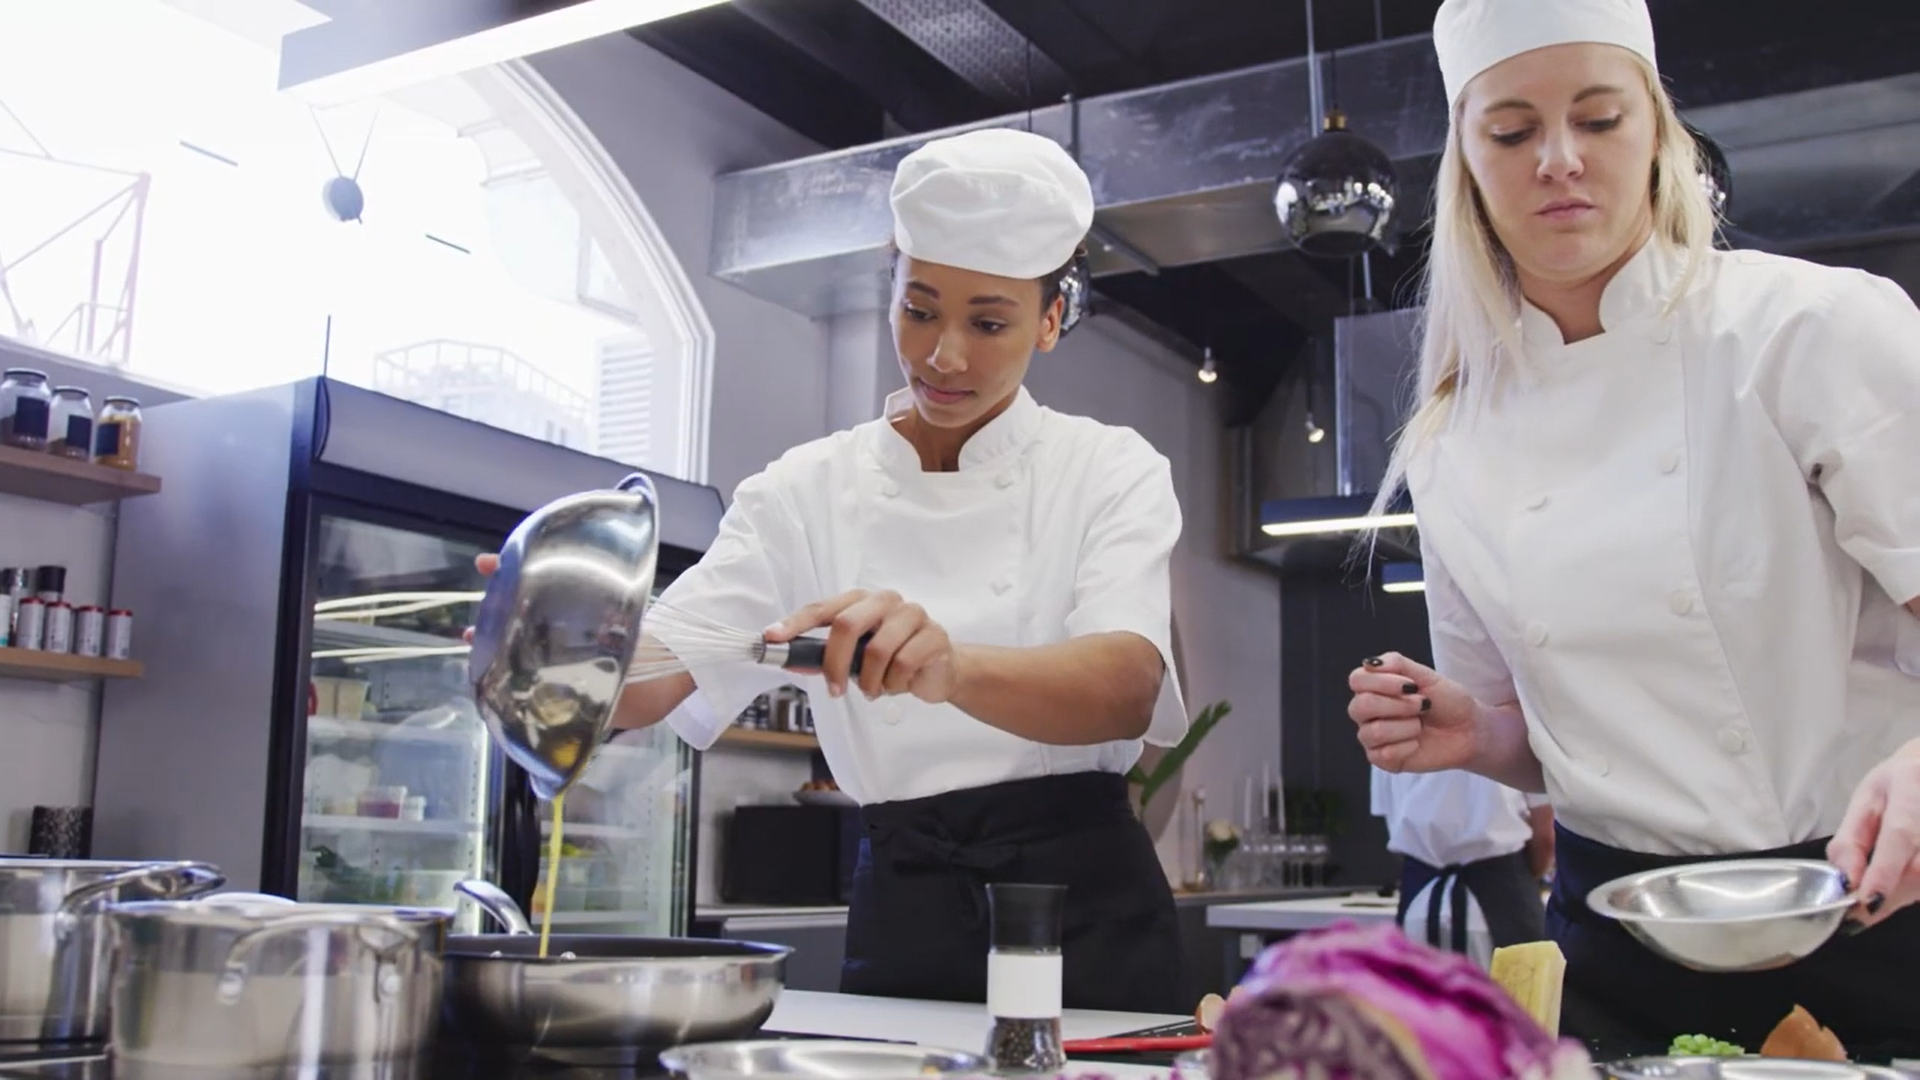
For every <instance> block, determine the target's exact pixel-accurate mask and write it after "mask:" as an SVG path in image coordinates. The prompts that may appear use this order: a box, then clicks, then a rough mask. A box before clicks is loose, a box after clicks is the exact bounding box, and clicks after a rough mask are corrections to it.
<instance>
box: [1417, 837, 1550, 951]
mask: <svg viewBox="0 0 1920 1080" xmlns="http://www.w3.org/2000/svg"><path fill="white" fill-rule="evenodd" d="M1436 880H1437V881H1439V884H1438V885H1435V886H1434V890H1433V903H1432V905H1431V906H1430V907H1429V908H1428V909H1427V911H1426V912H1425V915H1426V922H1425V926H1426V933H1425V935H1424V938H1423V940H1425V941H1426V942H1427V944H1429V945H1432V946H1434V947H1436V948H1441V949H1449V950H1451V951H1453V952H1457V953H1464V952H1466V951H1467V896H1468V894H1469V893H1471V894H1472V896H1473V898H1474V899H1475V900H1477V901H1479V903H1480V913H1481V914H1482V915H1484V916H1486V919H1487V936H1488V937H1491V938H1492V939H1493V945H1494V948H1496V949H1497V948H1499V947H1501V946H1502V945H1518V944H1521V943H1522V942H1527V941H1543V940H1545V939H1546V936H1547V929H1546V909H1545V907H1544V906H1543V905H1542V904H1541V903H1540V884H1539V882H1538V881H1536V880H1535V879H1534V876H1533V870H1532V868H1531V867H1530V866H1529V865H1528V863H1527V855H1526V852H1524V851H1516V852H1514V853H1513V854H1511V855H1500V856H1497V857H1495V858H1491V859H1481V860H1479V861H1477V862H1470V863H1466V864H1463V865H1461V866H1444V867H1441V866H1430V865H1428V864H1427V863H1424V862H1421V861H1420V860H1419V859H1415V858H1412V857H1405V861H1404V862H1403V863H1402V864H1401V866H1400V914H1399V920H1400V922H1401V923H1402V924H1403V925H1404V924H1405V923H1406V920H1407V908H1408V907H1409V906H1410V905H1411V904H1412V903H1413V898H1414V897H1415V896H1416V895H1418V894H1419V892H1420V890H1421V889H1424V888H1426V887H1427V884H1428V883H1429V882H1432V881H1436ZM1442 911H1445V912H1446V914H1447V920H1448V923H1449V926H1450V927H1451V929H1452V931H1453V932H1452V934H1451V935H1449V936H1448V940H1445V941H1442V940H1440V937H1441V935H1440V914H1441V912H1442ZM1421 926H1422V923H1421V921H1420V919H1419V918H1418V917H1416V918H1415V919H1414V922H1413V930H1414V933H1413V936H1414V937H1416V938H1422V934H1421V933H1420V928H1421Z"/></svg>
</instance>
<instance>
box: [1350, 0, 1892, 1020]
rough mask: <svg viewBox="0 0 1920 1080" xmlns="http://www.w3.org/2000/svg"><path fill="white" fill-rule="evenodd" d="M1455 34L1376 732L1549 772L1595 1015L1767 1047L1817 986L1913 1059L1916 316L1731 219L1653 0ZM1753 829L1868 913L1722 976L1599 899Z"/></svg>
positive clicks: (1452, 763)
mask: <svg viewBox="0 0 1920 1080" xmlns="http://www.w3.org/2000/svg"><path fill="white" fill-rule="evenodd" d="M1434 45H1435V48H1436V50H1437V51H1438V53H1439V59H1440V70H1441V73H1442V75H1443V77H1444V81H1445V84H1446V92H1447V95H1448V98H1449V101H1450V105H1451V115H1452V125H1451V131H1450V133H1449V137H1448V140H1447V146H1446V149H1445V152H1444V156H1443V159H1442V161H1441V165H1440V170H1439V177H1438V192H1437V201H1436V217H1435V221H1434V232H1433V247H1432V254H1431V260H1430V264H1429V267H1428V272H1427V273H1428V277H1427V289H1426V330H1425V340H1424V343H1423V346H1422V349H1421V353H1420V360H1419V380H1418V382H1419V403H1418V408H1417V411H1416V413H1415V415H1414V416H1413V418H1412V420H1411V422H1410V423H1409V425H1408V426H1407V429H1406V432H1405V434H1404V436H1403V437H1402V439H1401V440H1400V443H1399V445H1398V447H1397V448H1396V453H1395V456H1394V459H1393V463H1392V467H1391V471H1390V474H1389V475H1388V477H1387V478H1386V481H1385V483H1383V484H1382V488H1383V495H1382V500H1383V502H1384V501H1385V500H1386V499H1389V498H1392V497H1393V495H1394V494H1395V493H1396V492H1397V491H1398V490H1399V489H1400V487H1401V485H1402V484H1403V483H1404V484H1405V486H1406V487H1407V489H1409V491H1410V493H1411V495H1412V500H1413V504H1414V507H1415V510H1416V513H1417V514H1418V516H1419V517H1418V520H1419V530H1420V540H1421V545H1422V548H1423V550H1424V561H1425V567H1426V571H1425V573H1426V584H1427V589H1426V600H1427V604H1428V609H1429V621H1430V624H1431V629H1432V644H1433V654H1434V658H1435V663H1434V666H1433V668H1431V669H1430V668H1427V667H1425V666H1423V665H1420V664H1416V663H1414V662H1412V661H1409V660H1407V659H1406V658H1405V657H1402V656H1398V655H1393V654H1389V655H1385V656H1380V657H1374V658H1371V659H1369V660H1367V661H1365V662H1364V663H1363V664H1361V665H1360V667H1358V668H1357V669H1356V670H1355V671H1354V672H1353V674H1352V676H1351V679H1350V682H1351V686H1352V689H1353V691H1354V697H1353V700H1352V703H1351V706H1350V710H1349V711H1350V713H1351V715H1352V716H1353V718H1354V720H1355V721H1357V722H1358V724H1359V738H1360V742H1361V743H1362V745H1363V746H1364V747H1365V748H1366V750H1367V754H1368V757H1369V760H1371V761H1372V762H1373V763H1374V764H1375V765H1377V766H1380V767H1382V768H1385V769H1388V770H1393V771H1408V772H1426V771H1433V770H1440V769H1450V768H1464V769H1469V770H1471V771H1474V772H1478V773H1481V774H1484V775H1486V776H1488V777H1491V778H1493V779H1495V780H1499V781H1501V782H1503V783H1507V784H1509V785H1512V786H1514V787H1517V788H1520V789H1522V790H1526V791H1535V792H1539V791H1545V792H1547V793H1549V794H1550V795H1551V798H1552V804H1553V808H1554V813H1555V816H1556V818H1557V822H1558V827H1559V835H1558V839H1557V843H1556V858H1557V863H1558V868H1557V874H1556V878H1555V883H1554V893H1553V896H1552V899H1551V901H1550V903H1549V906H1548V911H1547V930H1548V933H1549V934H1550V935H1551V936H1552V937H1553V938H1554V939H1555V940H1557V941H1558V942H1559V943H1560V945H1561V947H1562V948H1563V950H1564V951H1565V952H1566V954H1567V961H1568V965H1569V966H1568V972H1567V979H1568V984H1567V988H1568V994H1569V1009H1570V1013H1569V1020H1570V1023H1571V1022H1572V1016H1573V1014H1572V1010H1573V1007H1574V1001H1575V1000H1576V999H1577V1000H1579V1001H1580V1002H1581V1003H1582V1005H1583V1006H1591V1010H1588V1009H1585V1008H1583V1009H1582V1010H1581V1012H1582V1013H1583V1017H1582V1019H1581V1020H1580V1024H1581V1025H1583V1026H1585V1027H1586V1028H1587V1029H1588V1030H1585V1031H1580V1032H1578V1033H1580V1034H1594V1033H1601V1034H1605V1033H1608V1032H1613V1033H1620V1032H1624V1033H1628V1034H1633V1035H1637V1036H1640V1037H1641V1038H1644V1039H1646V1040H1649V1041H1652V1042H1655V1043H1660V1042H1664V1040H1667V1039H1669V1038H1671V1037H1672V1036H1673V1035H1675V1034H1679V1033H1683V1032H1688V1033H1700V1034H1706V1035H1712V1036H1717V1037H1720V1038H1727V1039H1732V1040H1734V1041H1736V1042H1740V1043H1742V1044H1743V1045H1745V1046H1746V1047H1747V1048H1748V1049H1750V1050H1755V1049H1758V1047H1759V1044H1760V1042H1761V1041H1762V1040H1763V1039H1764V1038H1765V1037H1766V1035H1767V1033H1768V1032H1769V1030H1770V1029H1771V1028H1772V1027H1773V1025H1775V1024H1776V1023H1777V1022H1779V1021H1780V1020H1782V1019H1783V1018H1785V1017H1786V1016H1787V1015H1788V1013H1789V1011H1790V1010H1791V1009H1792V1008H1793V1006H1794V1005H1795V1004H1801V1005H1804V1006H1805V1007H1806V1008H1807V1009H1808V1010H1809V1011H1811V1012H1812V1013H1813V1014H1814V1016H1815V1018H1816V1019H1817V1020H1819V1021H1820V1022H1821V1023H1823V1024H1826V1025H1828V1026H1830V1027H1831V1028H1832V1029H1833V1030H1834V1032H1835V1033H1837V1034H1838V1035H1839V1036H1840V1038H1841V1039H1842V1040H1843V1041H1844V1042H1847V1043H1848V1044H1849V1046H1852V1047H1855V1048H1856V1049H1858V1048H1865V1047H1871V1046H1873V1045H1874V1044H1875V1043H1876V1042H1877V1043H1879V1044H1880V1045H1881V1046H1882V1047H1883V1048H1884V1047H1887V1046H1894V1047H1900V1048H1902V1049H1904V1050H1905V1051H1907V1052H1909V1053H1911V1052H1912V1051H1914V1050H1915V1049H1917V1047H1916V1043H1920V1022H1916V1020H1915V1014H1914V1012H1913V1006H1912V1000H1911V993H1910V990H1909V988H1910V986H1911V980H1912V978H1913V973H1914V972H1915V971H1920V911H1916V910H1914V909H1912V908H1910V907H1909V906H1908V905H1910V904H1912V902H1913V901H1914V900H1915V899H1916V898H1920V738H1916V737H1920V311H1917V310H1916V309H1915V306H1914V303H1913V301H1912V300H1911V299H1910V298H1909V297H1908V296H1907V295H1906V294H1905V293H1903V292H1902V291H1901V289H1900V288H1899V286H1897V285H1895V284H1894V283H1892V282H1890V281H1887V280H1884V279H1882V278H1878V277H1875V276H1873V275H1871V274H1867V273H1863V272H1861V271H1858V270H1851V269H1835V268H1830V267H1826V266H1819V265H1815V264H1812V263H1808V262H1802V261H1799V260H1796V259H1789V258H1781V257H1777V256H1771V255H1763V254H1760V253H1757V252H1748V251H1722V250H1716V249H1715V248H1714V247H1713V246H1712V243H1711V241H1712V239H1713V234H1714V232H1715V227H1716V222H1715V220H1714V215H1713V210H1712V207H1711V206H1710V204H1709V202H1708V201H1707V198H1706V195H1705V192H1704V190H1703V187H1702V185H1701V183H1700V181H1699V178H1698V171H1699V164H1698V162H1697V160H1696V148H1695V145H1694V143H1693V141H1692V139H1691V138H1690V137H1689V135H1688V133H1687V132H1686V131H1685V129H1684V128H1683V127H1682V125H1681V123H1680V121H1679V118H1678V116H1677V115H1676V113H1675V111H1674V105H1673V102H1672V101H1671V100H1670V99H1669V98H1668V96H1667V94H1666V92H1665V90H1664V89H1663V87H1662V85H1661V82H1660V79H1659V76H1658V65H1657V60H1656V54H1655V49H1654V39H1653V30H1652V24H1651V21H1650V20H1649V18H1648V13H1647V7H1646V4H1645V3H1644V0H1446V2H1445V3H1443V4H1441V6H1440V9H1439V13H1438V15H1437V17H1436V18H1435V20H1434ZM1409 688H1410V689H1409ZM1763 854H1767V855H1781V854H1784V855H1791V856H1798V857H1804V858H1812V859H1827V858H1830V859H1831V860H1832V862H1833V863H1835V864H1837V865H1838V867H1839V868H1840V869H1841V870H1843V871H1844V872H1845V875H1846V877H1847V879H1848V881H1849V882H1850V883H1851V885H1852V887H1853V889H1855V890H1856V891H1857V894H1858V898H1859V902H1858V904H1857V906H1856V907H1855V908H1854V909H1853V911H1852V920H1853V921H1852V923H1851V926H1850V929H1852V930H1855V931H1858V930H1860V929H1862V928H1864V931H1865V932H1864V933H1857V934H1856V935H1842V936H1839V937H1836V938H1835V939H1834V940H1833V941H1832V942H1830V943H1829V944H1828V945H1826V946H1825V947H1823V948H1822V949H1820V950H1819V951H1818V952H1816V953H1814V954H1813V955H1812V956H1811V957H1810V958H1808V959H1806V960H1804V961H1801V962H1799V963H1796V964H1793V965H1791V966H1788V967H1785V968H1782V969H1778V970H1775V971H1770V972H1765V973H1760V974H1744V975H1705V974H1701V973H1698V972H1695V971H1692V970H1690V969H1686V968H1682V967H1680V966H1678V965H1675V964H1671V963H1668V962H1666V961H1664V960H1661V959H1658V958H1656V957H1655V956H1654V955H1653V954H1652V953H1651V952H1649V951H1647V950H1646V949H1644V948H1642V947H1641V946H1639V945H1638V944H1637V943H1635V942H1634V940H1633V939H1631V938H1630V937H1629V936H1628V935H1627V934H1626V933H1625V932H1624V931H1623V930H1622V928H1621V927H1620V926H1619V925H1618V924H1617V923H1613V922H1610V921H1608V920H1606V919H1603V918H1600V917H1599V916H1597V915H1596V914H1594V913H1593V912H1592V911H1591V910H1590V909H1589V907H1588V906H1587V902H1586V894H1587V890H1589V889H1590V888H1592V887H1594V886H1597V885H1599V884H1602V883H1603V882H1605V881H1607V880H1610V879H1612V878H1613V877H1616V876H1618V875H1621V874H1625V873H1628V872H1632V871H1637V870H1642V869H1646V868H1650V867H1659V866H1666V865H1669V864H1673V863H1680V862H1688V861H1696V860H1707V859H1727V858H1746V857H1751V856H1755V855H1763ZM1600 1029H1606V1030H1600Z"/></svg>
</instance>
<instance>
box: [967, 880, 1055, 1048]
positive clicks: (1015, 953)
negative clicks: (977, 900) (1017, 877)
mask: <svg viewBox="0 0 1920 1080" xmlns="http://www.w3.org/2000/svg"><path fill="white" fill-rule="evenodd" d="M1066 897H1067V889H1066V886H1064V885H988V886H987V903H988V906H989V908H990V910H991V912H992V923H993V946H992V951H990V952H989V953H988V954H987V1012H988V1014H989V1015H990V1016H992V1018H993V1030H992V1033H991V1034H990V1035H988V1037H987V1057H988V1058H989V1059H990V1060H991V1061H992V1062H993V1067H994V1070H995V1071H996V1072H998V1073H1002V1074H1008V1073H1042V1072H1044V1073H1055V1072H1059V1071H1060V1070H1061V1069H1064V1068H1065V1067H1066V1064H1067V1052H1066V1049H1065V1047H1064V1046H1062V1045H1061V1041H1060V1012H1061V972H1062V964H1061V954H1060V935H1061V926H1062V923H1063V921H1064V916H1065V912H1066Z"/></svg>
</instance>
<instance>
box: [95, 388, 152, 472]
mask: <svg viewBox="0 0 1920 1080" xmlns="http://www.w3.org/2000/svg"><path fill="white" fill-rule="evenodd" d="M140 424H141V416H140V403H139V402H138V401H136V400H134V399H133V398H130V397H110V398H108V399H106V401H104V402H102V403H101V406H100V418H99V420H98V421H96V423H95V433H94V437H93V457H94V461H95V462H97V463H98V464H101V465H111V466H112V467H114V468H116V469H125V470H127V471H128V472H134V471H136V470H138V469H139V468H140Z"/></svg>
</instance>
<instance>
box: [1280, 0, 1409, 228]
mask: <svg viewBox="0 0 1920 1080" xmlns="http://www.w3.org/2000/svg"><path fill="white" fill-rule="evenodd" d="M1306 8H1307V81H1308V88H1309V91H1308V92H1309V96H1310V97H1311V99H1312V110H1313V119H1314V121H1315V122H1316V123H1319V124H1321V126H1322V130H1321V132H1320V134H1319V135H1317V136H1315V137H1314V138H1312V139H1309V140H1308V141H1307V142H1306V143H1304V144H1302V145H1301V146H1300V148H1299V149H1297V150H1295V151H1294V152H1293V153H1292V154H1291V155H1290V156H1289V157H1288V158H1287V161H1286V164H1285V165H1284V166H1283V167H1282V168H1281V170H1280V178H1279V181H1278V182H1277V184H1276V185H1275V187H1274V193H1273V209H1274V213H1275V214H1277V215H1278V216H1279V218H1280V225H1281V227H1282V228H1283V229H1284V230H1285V231H1286V234H1287V238H1288V239H1289V240H1291V241H1292V242H1293V244H1294V246H1296V247H1298V248H1299V249H1300V250H1301V251H1302V252H1304V253H1305V254H1307V255H1311V256H1314V257H1316V258H1329V259H1348V258H1353V257H1354V256H1356V255H1363V254H1366V253H1367V252H1370V251H1374V250H1376V249H1379V250H1387V251H1391V249H1392V246H1393V245H1392V240H1391V230H1392V226H1393V215H1394V210H1395V209H1396V207H1397V206H1398V205H1399V188H1400V185H1399V179H1398V177H1397V176H1396V175H1395V174H1394V170H1393V162H1392V160H1391V159H1389V158H1388V157H1387V155H1386V152H1385V151H1383V150H1381V149H1380V148H1379V147H1378V146H1375V145H1374V144H1373V143H1371V142H1369V141H1367V140H1366V139H1364V138H1362V137H1360V136H1359V135H1356V134H1354V133H1353V132H1352V131H1349V130H1348V129H1347V117H1346V114H1345V113H1343V112H1341V111H1340V109H1339V107H1338V106H1337V105H1336V106H1335V107H1333V108H1331V109H1326V110H1324V111H1323V110H1322V108H1321V96H1320V63H1319V57H1318V56H1317V55H1316V53H1315V51H1314V41H1313V21H1314V20H1313V0H1306ZM1335 85H1336V87H1337V86H1338V83H1337V82H1336V84H1335Z"/></svg>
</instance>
